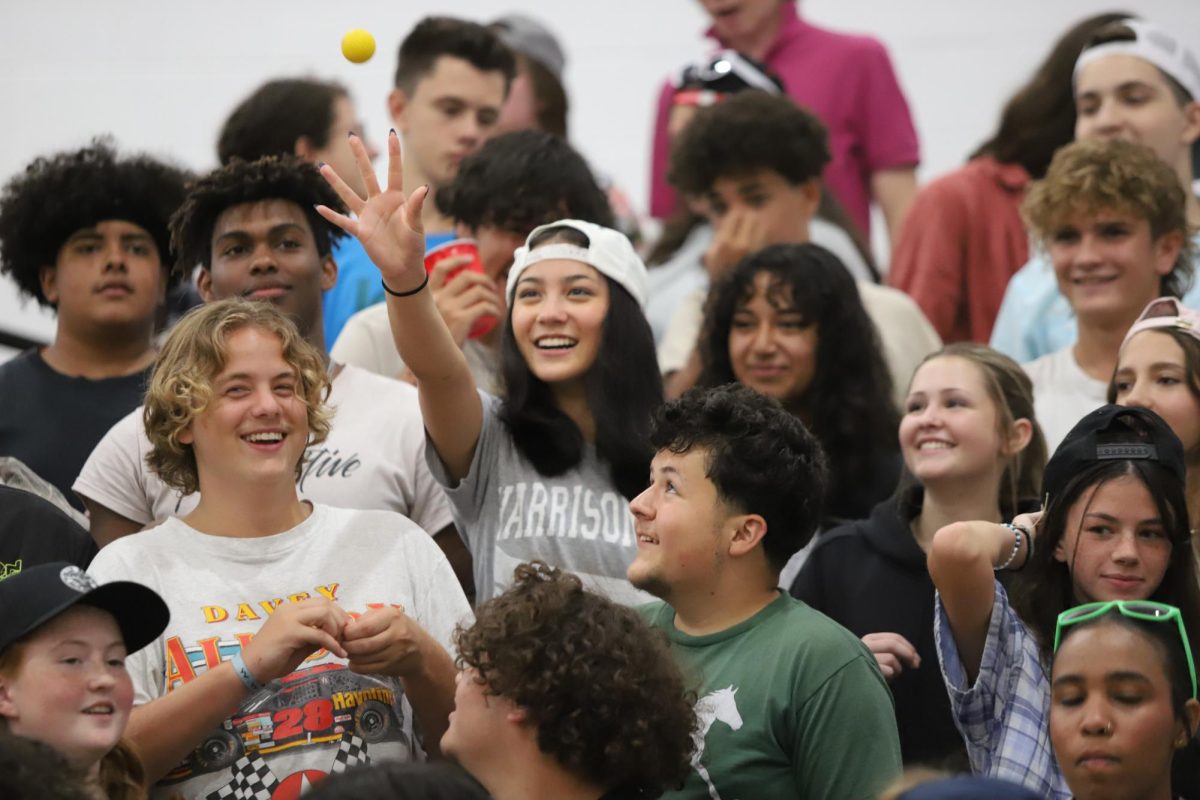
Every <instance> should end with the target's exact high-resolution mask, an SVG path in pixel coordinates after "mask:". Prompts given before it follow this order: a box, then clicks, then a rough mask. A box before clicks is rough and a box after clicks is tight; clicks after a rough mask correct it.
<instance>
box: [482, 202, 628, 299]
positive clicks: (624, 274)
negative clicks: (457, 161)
mask: <svg viewBox="0 0 1200 800" xmlns="http://www.w3.org/2000/svg"><path fill="white" fill-rule="evenodd" d="M550 228H573V229H574V230H577V231H579V232H580V233H582V234H583V235H584V236H586V237H587V238H588V246H587V247H579V246H578V245H573V244H567V243H566V242H551V243H550V244H544V245H541V246H540V247H537V248H536V249H533V250H531V249H530V248H529V243H530V242H532V241H533V240H534V239H535V238H537V236H538V235H539V234H540V233H542V232H543V231H546V230H549V229H550ZM552 259H566V260H569V261H578V262H580V263H582V264H587V265H588V266H590V267H594V268H595V269H596V271H597V272H599V273H600V274H601V275H605V276H607V277H609V278H611V279H612V280H613V281H615V282H616V283H617V284H618V285H619V286H621V287H622V288H624V289H625V291H627V292H629V294H630V295H632V296H633V299H634V300H636V301H637V304H638V306H639V307H641V308H642V309H645V307H646V294H647V281H646V265H645V264H644V263H642V259H641V257H640V256H638V254H637V252H636V251H635V250H634V249H633V245H632V244H630V242H629V238H628V237H627V236H625V234H623V233H621V232H620V231H614V230H613V229H612V228H606V227H604V226H603V225H597V224H596V223H594V222H584V221H583V220H579V219H560V220H558V221H557V222H551V223H549V224H547V225H539V226H538V227H536V228H534V229H533V230H532V231H530V233H529V236H528V237H527V238H526V239H525V244H524V245H523V246H521V247H518V248H517V250H516V252H515V253H514V254H513V265H512V269H510V270H509V272H508V286H507V288H506V290H505V295H506V297H507V299H508V304H509V305H510V306H511V305H512V301H513V294H514V293H515V292H516V289H517V281H518V280H519V279H520V277H521V273H522V272H524V271H525V269H526V268H528V267H531V266H533V265H534V264H537V263H539V262H541V261H550V260H552Z"/></svg>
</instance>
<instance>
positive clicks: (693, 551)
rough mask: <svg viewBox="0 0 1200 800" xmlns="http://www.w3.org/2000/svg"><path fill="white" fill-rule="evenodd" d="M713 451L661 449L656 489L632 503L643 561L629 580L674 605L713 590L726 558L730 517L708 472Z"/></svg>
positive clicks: (653, 474) (655, 464)
mask: <svg viewBox="0 0 1200 800" xmlns="http://www.w3.org/2000/svg"><path fill="white" fill-rule="evenodd" d="M707 459H708V452H707V451H706V450H704V449H702V448H693V449H691V450H689V451H688V452H686V453H682V454H680V453H672V452H670V451H669V450H661V451H659V452H658V453H657V454H656V455H655V456H654V460H653V461H651V463H650V485H649V486H648V487H647V488H646V490H645V491H644V492H642V493H641V494H639V495H638V496H637V497H635V498H633V500H631V501H630V503H629V508H630V510H631V511H633V516H634V529H635V531H636V532H637V550H638V552H637V557H636V558H634V560H633V563H632V564H630V565H629V569H628V570H627V572H626V577H628V578H629V582H630V583H632V584H633V585H634V586H636V587H637V588H639V589H642V590H644V591H647V592H650V593H651V594H653V595H656V596H657V597H661V598H663V599H665V600H667V601H668V602H670V601H671V598H672V597H680V596H686V595H691V594H694V593H697V592H702V591H707V590H708V588H709V587H711V585H712V582H713V578H714V577H715V576H716V574H717V572H718V571H719V569H720V567H721V563H722V561H723V560H724V555H723V551H724V550H725V549H726V548H727V546H728V538H729V535H728V533H727V532H726V531H724V530H723V524H724V523H725V522H726V521H727V520H728V519H729V512H728V510H727V508H726V506H725V503H724V502H723V501H722V500H721V499H720V497H719V496H718V495H717V487H716V486H715V485H714V484H713V482H712V481H711V480H709V478H708V476H707V475H706V474H705V473H706V466H707Z"/></svg>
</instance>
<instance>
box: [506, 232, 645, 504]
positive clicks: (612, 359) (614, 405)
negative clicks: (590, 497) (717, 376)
mask: <svg viewBox="0 0 1200 800" xmlns="http://www.w3.org/2000/svg"><path fill="white" fill-rule="evenodd" d="M551 241H564V242H567V243H569V244H575V245H577V246H579V247H588V246H589V244H590V242H589V241H588V239H587V236H586V235H585V234H583V233H582V232H580V231H577V230H575V229H574V228H566V227H563V228H551V229H549V230H547V231H544V232H543V233H542V234H541V235H540V236H539V237H538V238H537V239H535V240H534V241H533V242H531V243H530V246H531V247H535V248H536V247H537V246H538V245H540V244H546V243H549V242H551ZM604 280H605V281H606V282H607V283H608V314H607V316H606V317H605V319H604V328H603V330H602V332H601V336H600V347H599V352H597V354H596V360H595V362H594V363H593V364H592V367H591V369H589V370H588V373H587V375H586V376H584V386H585V391H586V395H587V402H588V409H589V410H590V411H591V413H592V419H593V421H594V422H595V424H596V455H597V456H599V458H600V459H601V460H602V461H604V462H605V463H606V464H608V468H609V472H610V474H611V476H612V480H613V484H614V485H615V486H616V487H617V491H619V492H620V493H621V494H622V495H624V496H625V497H627V498H629V499H633V498H634V497H636V496H637V495H638V494H640V493H641V491H642V490H643V489H645V488H646V475H647V474H648V473H649V470H650V459H651V457H652V456H653V455H654V454H653V453H652V452H651V450H650V445H649V437H650V416H651V414H652V413H653V412H654V409H655V408H657V407H658V405H659V404H661V403H662V400H663V388H662V376H661V375H660V374H659V371H658V360H657V357H656V355H655V351H654V334H653V333H651V331H650V323H648V322H647V321H646V317H645V315H644V314H643V313H642V310H641V308H640V307H639V306H638V304H637V301H636V300H634V299H633V296H632V295H630V294H629V292H627V291H626V290H625V289H624V287H622V286H621V285H620V284H618V283H616V282H615V281H613V280H612V279H611V278H609V277H608V276H604ZM508 313H509V318H508V324H506V325H505V326H504V332H503V334H502V335H501V345H500V366H501V374H502V375H503V378H504V386H505V400H504V404H503V405H502V407H501V410H500V419H501V421H503V422H504V424H505V425H506V426H507V427H508V430H509V432H510V433H511V434H512V437H513V444H515V445H516V448H517V450H518V452H520V453H521V455H522V456H524V457H525V458H527V459H529V461H530V463H532V464H533V466H534V468H535V469H536V470H537V471H538V472H539V473H541V474H542V475H561V474H563V473H564V472H566V471H567V470H569V469H571V468H573V467H576V466H578V465H579V462H580V461H581V460H582V458H583V452H584V440H583V433H582V432H581V431H580V430H579V428H578V427H576V425H575V423H574V422H572V421H571V418H570V417H568V416H567V415H566V414H565V413H563V411H562V410H561V409H560V408H559V407H558V404H557V403H556V402H555V399H554V393H553V391H552V390H551V388H550V385H549V384H547V383H546V382H545V381H543V380H541V379H540V378H538V377H537V376H536V375H534V374H533V373H532V372H531V371H530V370H529V365H528V364H526V363H525V359H524V358H523V357H522V356H521V351H520V350H519V349H518V348H517V340H516V338H515V337H514V336H513V330H512V307H511V306H510V307H509V312H508Z"/></svg>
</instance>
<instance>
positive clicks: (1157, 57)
mask: <svg viewBox="0 0 1200 800" xmlns="http://www.w3.org/2000/svg"><path fill="white" fill-rule="evenodd" d="M1121 24H1122V25H1124V26H1125V27H1127V28H1129V29H1130V30H1132V31H1133V33H1134V36H1135V37H1137V38H1135V39H1133V40H1130V41H1121V42H1105V43H1104V44H1098V45H1096V46H1095V47H1089V48H1088V49H1087V50H1084V51H1083V52H1082V53H1080V54H1079V58H1078V59H1077V60H1076V61H1075V74H1074V77H1075V79H1076V80H1078V79H1079V71H1080V70H1081V69H1083V68H1084V67H1086V66H1087V65H1088V64H1091V63H1092V62H1093V61H1096V60H1097V59H1100V58H1105V57H1106V56H1112V55H1126V56H1134V57H1136V58H1140V59H1142V60H1143V61H1149V62H1150V63H1151V64H1153V65H1154V66H1156V67H1158V68H1159V69H1160V70H1162V71H1163V72H1165V73H1166V74H1167V75H1169V76H1171V77H1172V78H1173V79H1175V80H1176V81H1177V82H1178V83H1179V85H1180V86H1182V87H1183V88H1184V89H1185V90H1186V91H1187V93H1188V94H1190V95H1191V96H1192V99H1193V100H1200V62H1197V61H1196V57H1195V56H1194V55H1193V54H1192V52H1191V51H1190V50H1188V49H1187V48H1186V47H1184V46H1183V43H1182V42H1180V41H1179V40H1178V39H1176V38H1175V37H1174V36H1171V35H1170V34H1169V33H1167V32H1166V31H1163V30H1162V29H1160V28H1157V27H1155V26H1154V25H1151V24H1150V23H1148V22H1145V21H1143V20H1138V19H1127V20H1125V21H1123V22H1122V23H1121Z"/></svg>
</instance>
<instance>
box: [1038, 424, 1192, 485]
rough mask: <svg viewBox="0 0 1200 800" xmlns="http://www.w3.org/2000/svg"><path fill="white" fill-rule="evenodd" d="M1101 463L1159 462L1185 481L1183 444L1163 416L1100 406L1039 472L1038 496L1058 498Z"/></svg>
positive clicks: (1073, 432)
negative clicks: (1075, 479) (1087, 469)
mask: <svg viewBox="0 0 1200 800" xmlns="http://www.w3.org/2000/svg"><path fill="white" fill-rule="evenodd" d="M1100 461H1157V462H1158V463H1160V464H1162V465H1163V466H1164V467H1166V468H1167V469H1168V470H1170V471H1171V473H1172V474H1174V475H1175V476H1176V477H1177V478H1179V481H1180V482H1181V483H1183V482H1185V481H1186V479H1187V463H1186V462H1185V461H1184V457H1183V444H1181V443H1180V441H1179V437H1178V436H1176V435H1175V432H1174V431H1173V430H1171V427H1170V426H1169V425H1167V423H1165V422H1163V420H1162V417H1160V416H1158V414H1155V413H1154V412H1153V411H1150V410H1149V409H1145V408H1137V407H1136V406H1117V405H1106V406H1101V407H1100V408H1098V409H1096V410H1095V411H1093V412H1091V413H1090V414H1088V415H1087V416H1086V417H1084V418H1083V419H1081V420H1079V422H1077V423H1075V427H1074V428H1071V432H1070V433H1068V434H1067V438H1065V439H1063V441H1062V444H1060V445H1059V446H1058V449H1057V450H1055V451H1054V455H1053V456H1051V457H1050V461H1049V462H1048V463H1047V464H1046V470H1045V472H1044V473H1043V474H1042V495H1043V496H1044V497H1047V498H1049V497H1057V496H1058V495H1059V494H1060V493H1061V492H1062V491H1063V489H1065V488H1066V486H1067V484H1068V483H1069V482H1070V480H1071V478H1073V477H1075V476H1076V475H1078V474H1079V473H1080V472H1081V471H1083V470H1084V469H1086V468H1087V467H1089V466H1091V465H1092V464H1095V463H1097V462H1100Z"/></svg>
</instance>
